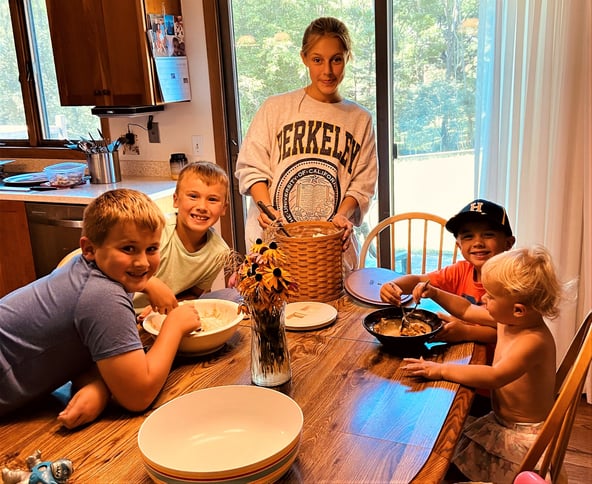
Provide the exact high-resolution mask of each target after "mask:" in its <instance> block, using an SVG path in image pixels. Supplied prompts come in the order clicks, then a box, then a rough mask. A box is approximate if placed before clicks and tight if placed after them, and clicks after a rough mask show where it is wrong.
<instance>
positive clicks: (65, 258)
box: [56, 247, 82, 268]
mask: <svg viewBox="0 0 592 484" xmlns="http://www.w3.org/2000/svg"><path fill="white" fill-rule="evenodd" d="M78 254H82V249H81V248H80V247H78V249H74V250H73V251H72V252H68V253H67V254H66V255H65V256H64V257H63V258H62V260H61V261H59V262H58V265H57V266H56V268H57V267H62V266H63V265H64V264H65V263H66V262H68V261H69V260H70V259H71V258H72V257H74V256H77V255H78Z"/></svg>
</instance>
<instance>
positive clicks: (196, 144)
mask: <svg viewBox="0 0 592 484" xmlns="http://www.w3.org/2000/svg"><path fill="white" fill-rule="evenodd" d="M202 145H203V136H202V135H200V134H195V135H193V136H192V137H191V146H193V154H194V155H195V156H201V154H202V153H203V147H202Z"/></svg>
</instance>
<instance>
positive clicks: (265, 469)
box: [138, 385, 304, 484]
mask: <svg viewBox="0 0 592 484" xmlns="http://www.w3.org/2000/svg"><path fill="white" fill-rule="evenodd" d="M303 422H304V418H303V415H302V410H301V409H300V407H299V406H298V404H297V403H296V402H295V401H294V400H292V399H291V398H290V397H288V396H286V395H284V394H283V393H280V392H278V391H276V390H272V389H269V388H263V387H256V386H246V385H233V386H221V387H213V388H206V389H204V390H198V391H196V392H193V393H189V394H187V395H183V396H180V397H178V398H175V399H173V400H171V401H170V402H168V403H166V404H165V405H163V406H162V407H160V408H158V409H157V410H155V411H154V412H153V413H152V414H151V415H149V416H148V417H147V418H146V420H145V421H144V423H143V424H142V426H141V427H140V430H139V432H138V446H139V448H140V453H141V455H142V460H143V461H144V467H145V468H146V471H147V472H148V475H149V476H150V477H151V478H152V480H153V481H155V482H165V483H175V484H177V483H196V482H199V483H206V482H209V483H233V484H235V483H239V482H240V483H242V482H252V481H265V482H272V481H275V480H277V479H279V478H280V477H281V476H282V475H283V474H284V473H285V472H286V471H287V470H288V469H289V468H290V466H291V465H292V463H293V462H294V460H295V459H296V457H297V455H298V449H299V446H300V437H301V433H302V425H303Z"/></svg>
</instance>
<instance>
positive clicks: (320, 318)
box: [286, 301, 337, 331]
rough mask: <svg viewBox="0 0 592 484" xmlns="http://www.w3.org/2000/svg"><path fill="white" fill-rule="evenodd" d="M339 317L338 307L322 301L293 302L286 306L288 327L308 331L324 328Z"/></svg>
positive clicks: (292, 329)
mask: <svg viewBox="0 0 592 484" xmlns="http://www.w3.org/2000/svg"><path fill="white" fill-rule="evenodd" d="M336 318H337V309H335V308H334V307H333V306H331V305H329V304H325V303H321V302H312V301H311V302H293V303H290V304H288V305H287V306H286V329H289V330H291V331H308V330H311V329H319V328H324V327H325V326H329V325H330V324H332V323H333V322H334V321H335V319H336Z"/></svg>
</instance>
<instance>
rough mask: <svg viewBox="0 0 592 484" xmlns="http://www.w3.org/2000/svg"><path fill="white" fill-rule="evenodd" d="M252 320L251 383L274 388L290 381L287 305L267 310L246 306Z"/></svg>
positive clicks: (283, 304)
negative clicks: (286, 323)
mask: <svg viewBox="0 0 592 484" xmlns="http://www.w3.org/2000/svg"><path fill="white" fill-rule="evenodd" d="M249 312H250V317H251V380H252V382H253V383H254V384H255V385H258V386H262V387H275V386H278V385H282V384H284V383H286V382H287V381H289V380H290V378H292V370H291V368H290V353H289V352H288V342H287V339H286V326H285V314H286V303H282V304H281V305H276V306H271V307H267V308H257V309H255V308H253V307H249Z"/></svg>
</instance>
